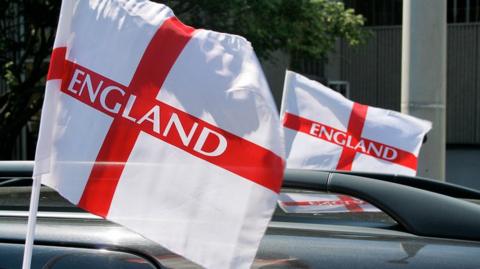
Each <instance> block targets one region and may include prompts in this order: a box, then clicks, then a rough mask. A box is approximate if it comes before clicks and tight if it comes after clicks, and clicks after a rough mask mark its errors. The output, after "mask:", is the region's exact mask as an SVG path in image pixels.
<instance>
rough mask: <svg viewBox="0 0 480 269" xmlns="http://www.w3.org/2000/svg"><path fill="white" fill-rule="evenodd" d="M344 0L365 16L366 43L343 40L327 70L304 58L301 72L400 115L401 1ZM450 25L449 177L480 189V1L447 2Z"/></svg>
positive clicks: (448, 29) (457, 0)
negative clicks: (345, 87)
mask: <svg viewBox="0 0 480 269" xmlns="http://www.w3.org/2000/svg"><path fill="white" fill-rule="evenodd" d="M344 2H345V4H346V5H347V6H348V7H351V8H354V9H355V10H356V12H358V13H360V14H362V15H363V16H365V17H366V27H367V29H368V30H370V32H371V37H370V38H369V39H368V42H367V44H365V45H362V46H359V47H354V48H352V47H349V46H348V45H347V44H346V43H345V42H343V41H341V40H340V41H338V43H337V48H336V52H335V53H332V54H331V55H330V57H329V59H328V62H326V63H324V67H323V68H318V67H316V64H315V63H308V60H304V61H306V62H307V63H306V64H305V65H303V66H302V70H298V71H300V72H302V73H305V74H310V76H311V77H322V78H323V80H326V81H334V82H336V83H338V82H344V83H345V84H346V85H348V88H349V89H348V93H349V98H350V99H352V100H354V101H356V102H360V103H364V104H368V105H373V106H378V107H383V108H388V109H393V110H397V111H400V96H401V61H402V47H401V45H402V1H401V0H345V1H344ZM447 22H448V26H447V163H446V179H447V181H451V182H455V183H460V184H463V185H467V186H471V187H475V188H478V189H480V179H479V180H475V178H478V175H479V174H480V0H447ZM314 62H315V61H314Z"/></svg>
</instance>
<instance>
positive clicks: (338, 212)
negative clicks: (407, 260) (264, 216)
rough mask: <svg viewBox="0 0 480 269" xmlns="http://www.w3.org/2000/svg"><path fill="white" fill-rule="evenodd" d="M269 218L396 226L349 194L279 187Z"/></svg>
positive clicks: (388, 218) (366, 225)
mask: <svg viewBox="0 0 480 269" xmlns="http://www.w3.org/2000/svg"><path fill="white" fill-rule="evenodd" d="M272 220H273V221H288V222H305V223H318V224H335V225H354V226H364V227H376V228H392V229H396V227H397V222H396V221H395V220H393V219H392V218H391V217H390V216H388V215H387V214H385V213H384V212H382V211H381V210H380V209H378V208H376V207H375V206H373V205H371V204H369V203H367V202H365V201H363V200H361V199H359V198H357V197H352V196H349V195H343V194H337V193H325V192H315V191H307V190H297V189H283V190H282V192H281V193H280V196H279V200H278V206H277V209H276V210H275V214H274V217H273V219H272Z"/></svg>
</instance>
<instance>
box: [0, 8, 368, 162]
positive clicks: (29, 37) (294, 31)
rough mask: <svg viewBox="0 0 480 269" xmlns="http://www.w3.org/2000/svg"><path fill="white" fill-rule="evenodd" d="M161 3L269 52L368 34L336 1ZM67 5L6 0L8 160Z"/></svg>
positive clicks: (317, 48) (313, 47)
mask: <svg viewBox="0 0 480 269" xmlns="http://www.w3.org/2000/svg"><path fill="white" fill-rule="evenodd" d="M157 2H163V3H165V4H167V5H169V6H170V7H172V9H173V10H174V12H175V13H176V15H177V16H178V17H179V18H180V19H181V20H182V21H183V22H185V23H186V24H189V25H192V26H194V27H196V28H204V29H212V30H216V31H220V32H229V33H234V34H238V35H242V36H245V37H246V38H247V39H248V40H250V41H251V42H252V44H253V46H254V48H255V51H256V52H257V54H258V55H259V56H260V57H261V58H264V59H266V58H268V57H269V55H270V54H271V53H272V52H273V51H276V50H283V51H285V52H287V53H296V54H297V55H298V54H300V55H303V56H305V57H314V58H322V57H324V56H325V55H326V54H327V53H328V52H329V51H331V50H332V48H333V45H334V42H335V40H336V38H338V37H342V38H344V39H345V40H346V41H347V42H349V43H350V44H352V45H356V44H359V43H361V42H362V41H363V39H364V38H365V32H364V30H363V29H362V28H361V26H362V25H363V22H364V19H363V17H362V16H361V15H356V14H355V13H354V11H353V10H351V9H346V8H345V7H344V5H343V4H342V3H339V2H337V1H333V0H227V1H225V0H181V1H180V0H171V1H168V0H167V1H157ZM59 8H60V1H59V0H57V1H55V0H16V1H10V0H0V75H1V76H2V78H1V79H0V159H9V158H10V156H11V152H12V148H13V146H14V144H15V140H16V138H17V137H18V135H19V133H20V131H21V129H22V127H23V126H25V124H26V123H27V122H28V121H29V120H30V119H31V118H32V117H33V116H35V115H38V112H39V110H40V108H41V104H42V101H43V92H44V84H45V79H44V78H45V75H46V73H47V70H48V59H49V55H50V53H51V47H52V45H53V40H54V33H55V28H56V24H57V21H58V14H59ZM2 84H3V85H2Z"/></svg>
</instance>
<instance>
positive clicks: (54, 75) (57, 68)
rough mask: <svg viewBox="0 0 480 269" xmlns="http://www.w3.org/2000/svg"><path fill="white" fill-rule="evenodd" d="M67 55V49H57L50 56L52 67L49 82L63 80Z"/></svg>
mask: <svg viewBox="0 0 480 269" xmlns="http://www.w3.org/2000/svg"><path fill="white" fill-rule="evenodd" d="M66 54H67V48H66V47H59V48H55V49H53V51H52V55H51V56H50V65H49V67H48V74H47V80H51V79H61V78H62V76H63V74H64V72H63V71H64V70H63V69H64V63H65V58H66Z"/></svg>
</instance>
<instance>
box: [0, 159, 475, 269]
mask: <svg viewBox="0 0 480 269" xmlns="http://www.w3.org/2000/svg"><path fill="white" fill-rule="evenodd" d="M31 166H32V164H31V163H2V164H1V165H0V176H1V177H2V182H1V183H0V186H1V188H0V268H20V267H21V262H22V255H23V247H24V245H23V244H24V240H25V232H26V223H27V215H28V203H29V198H30V188H29V187H28V186H22V185H28V183H29V181H31V180H30V179H28V175H29V173H30V174H31ZM364 176H368V177H369V178H366V177H362V178H361V177H357V176H354V175H350V174H349V175H344V174H341V173H333V172H332V173H330V172H305V171H288V172H287V175H286V180H285V183H284V187H285V188H284V190H285V191H289V192H312V191H313V192H319V191H336V192H340V193H345V194H348V195H352V196H357V197H359V198H362V199H364V200H366V201H368V202H371V203H373V204H374V205H376V206H377V207H379V208H380V209H382V210H383V211H384V212H387V213H389V215H390V216H389V215H387V214H385V213H383V212H379V213H324V214H289V213H285V212H283V211H282V210H281V209H279V208H277V211H276V213H275V214H274V217H273V219H272V221H271V223H270V225H269V228H268V230H267V233H266V235H265V236H264V238H263V240H262V242H261V246H260V249H259V251H258V253H257V256H256V259H255V262H254V265H253V268H479V267H480V238H479V237H478V234H479V233H480V226H477V227H476V230H475V227H473V228H472V227H471V226H475V225H476V224H477V222H476V221H478V222H480V206H479V205H477V204H476V202H477V199H478V198H479V197H480V194H479V193H478V192H476V191H474V190H470V189H465V188H461V187H457V186H452V185H447V184H442V183H437V182H433V181H428V180H422V179H415V181H413V180H412V179H408V178H402V177H395V176H379V175H366V174H365V175H364ZM375 177H376V178H377V179H372V178H375ZM342 180H343V181H345V182H343V183H345V184H346V183H348V186H347V187H345V186H343V187H342V184H343V183H342ZM349 180H351V181H352V182H354V183H352V182H350V181H349ZM397 181H400V183H401V184H399V183H395V182H397ZM357 183H358V184H359V186H353V187H352V186H350V185H355V184H357ZM365 184H366V185H365ZM379 186H380V187H379ZM357 187H358V188H360V189H361V190H360V191H359V190H357ZM342 188H344V189H342ZM383 188H388V189H387V190H384V189H383ZM395 188H399V190H397V189H395ZM365 189H366V190H365ZM370 189H372V190H370ZM390 189H391V190H392V193H389V190H390ZM434 191H435V192H434ZM376 192H382V193H384V194H383V195H379V194H376ZM403 192H406V193H407V194H410V195H409V196H408V195H407V197H405V196H402V195H404V193H403ZM418 193H420V194H418ZM425 193H426V194H425ZM439 193H442V194H439ZM354 194H356V195H354ZM397 194H398V196H400V197H396V198H395V197H392V196H396V195H397ZM445 194H452V195H454V196H457V197H462V198H468V199H469V200H468V201H466V200H463V199H459V198H449V197H448V196H447V195H445ZM422 195H423V196H422ZM383 196H386V197H383ZM422 197H423V198H424V199H425V200H423V201H422V200H419V199H422ZM432 197H433V198H432ZM444 197H447V198H445V199H446V201H447V202H445V201H443V200H442V199H444ZM394 198H395V199H397V200H395V199H394ZM389 199H393V200H394V201H393V202H394V204H393V205H391V204H390V203H391V202H390V201H389ZM398 199H405V200H404V201H403V203H399V202H398ZM432 199H433V200H432ZM439 200H442V201H443V202H442V201H439ZM395 201H396V202H395ZM457 201H459V202H458V203H457ZM451 203H453V205H452V204H451ZM435 205H439V207H438V208H437V210H436V211H427V212H421V211H422V210H425V208H426V209H429V208H435ZM412 207H415V208H412ZM405 208H406V209H407V210H404V209H405ZM465 208H466V209H465ZM402 210H404V211H406V212H407V213H405V212H404V211H402ZM452 210H453V211H452ZM417 211H418V212H420V213H418V212H417ZM409 212H410V213H409ZM412 212H413V213H412ZM452 212H454V213H452ZM418 214H422V215H423V216H421V215H418ZM474 214H477V215H474ZM467 215H469V216H467ZM409 218H415V220H410V219H409ZM459 218H462V219H459ZM422 225H423V226H422ZM412 226H413V227H412ZM424 226H425V227H424ZM428 226H431V227H428ZM453 229H457V230H456V231H453ZM32 268H200V267H198V266H196V265H195V264H193V263H191V262H189V261H188V260H186V259H184V258H182V257H181V256H178V255H176V254H174V253H171V252H170V251H168V250H166V249H164V248H162V247H161V246H159V245H158V244H156V243H154V242H152V241H150V240H148V239H145V238H143V237H141V236H140V235H138V234H136V233H134V232H131V231H129V230H128V229H126V228H123V227H121V226H119V225H117V224H114V223H111V222H109V221H106V220H103V219H101V218H99V217H96V216H93V215H91V214H89V213H86V212H83V211H81V210H79V209H77V208H75V207H74V206H72V205H71V204H69V203H68V202H66V201H65V200H64V199H63V198H61V197H60V196H58V194H56V192H54V191H53V190H51V189H48V188H47V187H42V192H41V198H40V212H39V214H38V222H37V230H36V237H35V247H34V252H33V260H32Z"/></svg>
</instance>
